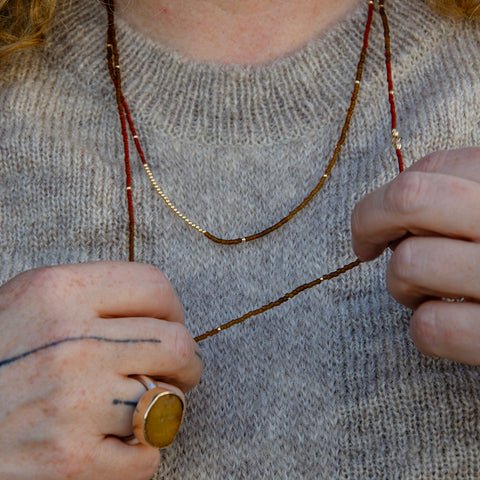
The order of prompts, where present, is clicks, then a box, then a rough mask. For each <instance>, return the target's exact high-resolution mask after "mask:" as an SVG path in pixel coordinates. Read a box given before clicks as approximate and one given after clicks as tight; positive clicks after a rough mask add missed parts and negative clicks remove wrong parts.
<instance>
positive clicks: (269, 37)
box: [116, 0, 360, 65]
mask: <svg viewBox="0 0 480 480" xmlns="http://www.w3.org/2000/svg"><path fill="white" fill-rule="evenodd" d="M359 2H360V0H340V1H332V0H135V1H133V0H116V9H117V15H118V16H120V17H121V18H123V19H124V20H125V21H126V22H127V23H128V24H129V25H130V26H131V27H132V28H134V29H135V30H137V31H139V32H140V33H142V34H143V35H145V36H147V37H149V38H151V39H152V40H153V41H155V42H157V43H159V44H160V45H162V46H164V47H167V48H170V49H172V50H174V51H176V52H178V53H180V54H181V55H183V56H185V57H187V58H189V59H191V60H194V61H198V62H209V63H217V64H240V65H259V64H265V63H269V62H271V61H273V60H275V59H277V58H279V57H282V56H285V55H288V54H291V53H293V52H294V51H296V50H298V49H300V48H302V47H303V46H304V45H305V44H306V43H307V42H308V41H310V40H312V39H313V38H315V37H317V36H319V35H321V34H323V33H325V32H326V31H327V30H328V29H330V28H331V27H332V26H333V25H334V24H336V23H338V22H339V21H341V20H343V19H344V18H345V17H346V16H347V15H348V14H349V13H350V12H351V11H352V10H353V9H354V8H355V7H356V6H357V5H358V4H359Z"/></svg>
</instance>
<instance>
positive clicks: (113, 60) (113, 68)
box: [104, 0, 404, 342]
mask: <svg viewBox="0 0 480 480" xmlns="http://www.w3.org/2000/svg"><path fill="white" fill-rule="evenodd" d="M104 3H105V8H106V10H107V17H108V27H107V64H108V71H109V73H110V77H111V79H112V82H113V85H114V88H115V94H116V102H117V107H118V114H119V118H120V125H121V129H122V138H123V147H124V163H125V175H126V193H127V208H128V218H129V244H128V252H129V260H130V261H134V258H135V255H134V247H135V220H134V208H133V194H132V179H131V169H130V151H129V132H128V131H129V130H130V134H131V135H132V137H133V141H134V144H135V148H136V150H137V152H138V155H139V158H140V160H141V162H142V165H143V168H144V170H145V173H146V175H147V177H148V179H149V181H150V183H151V185H152V187H153V189H154V191H155V192H156V193H157V194H158V196H159V197H160V198H161V199H162V200H163V201H164V202H165V204H166V205H167V206H168V208H170V210H172V212H173V213H174V214H175V215H176V216H177V217H178V218H180V219H181V220H182V221H183V222H185V223H186V224H187V225H188V226H189V227H191V228H193V229H194V230H196V231H197V232H199V233H200V234H202V235H204V236H205V237H206V238H208V239H209V240H211V241H213V242H215V243H219V244H222V245H236V244H239V243H245V242H250V241H253V240H256V239H258V238H261V237H264V236H265V235H268V234H269V233H272V232H274V231H275V230H277V229H279V228H280V227H282V226H283V225H285V224H286V223H287V222H288V221H290V220H291V219H292V218H293V217H294V216H295V215H296V214H297V213H299V212H300V211H301V210H303V209H304V208H305V207H306V206H307V205H308V204H309V203H310V202H311V201H312V199H313V198H314V197H315V196H316V195H317V194H318V192H319V191H320V190H321V189H322V187H323V185H324V184H325V182H326V180H327V178H328V177H329V175H330V173H331V172H332V170H333V167H334V166H335V163H336V162H337V160H338V157H339V155H340V152H341V150H342V147H343V144H344V142H345V139H346V138H347V134H348V129H349V127H350V122H351V119H352V116H353V112H354V110H355V106H356V103H357V98H358V93H359V90H360V84H361V80H362V73H363V67H364V64H365V60H366V56H367V49H368V38H369V34H370V29H371V24H372V18H373V9H374V1H373V0H369V1H368V13H367V21H366V24H365V31H364V35H363V44H362V48H361V52H360V59H359V61H358V65H357V70H356V75H355V83H354V86H353V92H352V96H351V100H350V104H349V107H348V110H347V114H346V117H345V121H344V124H343V127H342V130H341V133H340V138H339V139H338V141H337V144H336V146H335V149H334V151H333V154H332V157H331V159H330V161H329V162H328V164H327V167H326V168H325V170H324V172H323V174H322V175H321V177H320V180H319V181H318V183H317V184H316V185H315V187H314V188H313V189H312V190H311V191H310V192H309V193H308V195H306V196H305V198H304V199H303V200H302V201H301V202H300V203H299V204H298V205H297V206H295V207H294V208H292V209H291V210H290V212H289V213H288V215H286V216H285V217H283V218H281V219H280V220H278V221H277V222H276V223H274V224H273V225H271V226H269V227H268V228H265V229H264V230H262V231H260V232H258V233H254V234H250V235H244V236H241V237H236V238H233V239H226V238H220V237H217V236H215V235H213V234H212V233H210V232H209V231H207V230H206V229H204V228H202V227H200V226H199V225H197V224H196V223H195V222H193V221H191V220H190V219H189V218H188V217H187V216H186V215H185V214H184V213H183V212H182V211H181V210H180V209H179V208H177V206H176V205H175V204H174V203H173V202H172V201H171V200H170V199H169V197H168V196H167V195H166V194H165V193H164V191H163V190H162V188H161V187H160V185H159V184H158V182H157V180H156V179H155V176H154V175H153V173H152V171H151V169H150V166H149V165H148V163H147V161H146V159H145V155H144V153H143V150H142V147H141V144H140V141H139V137H138V135H137V132H136V129H135V126H134V124H133V120H132V117H131V115H130V110H129V108H128V104H127V102H126V99H125V97H124V95H123V92H122V80H121V74H120V61H119V53H118V46H117V39H116V30H115V15H114V13H115V6H114V0H106V1H105V2H104ZM378 9H379V12H380V16H381V18H382V24H383V31H384V38H385V66H386V74H387V85H388V99H389V103H390V114H391V134H392V144H393V146H394V149H395V153H396V156H397V161H398V168H399V171H400V172H402V171H403V169H404V166H403V158H402V153H401V148H402V146H401V143H400V137H399V134H398V131H397V116H396V109H395V99H394V91H393V76H392V68H391V51H390V30H389V26H388V19H387V15H386V12H385V7H384V0H379V1H378ZM361 263H362V262H361V261H360V260H359V259H356V260H354V261H353V262H351V263H348V264H346V265H344V266H343V267H340V268H338V269H337V270H335V271H333V272H331V273H328V274H324V275H322V276H321V277H319V278H317V279H316V280H313V281H311V282H308V283H305V284H303V285H300V286H299V287H297V288H296V289H294V290H292V291H291V292H289V293H287V294H286V295H284V296H282V297H280V298H279V299H277V300H275V301H273V302H270V303H268V304H266V305H263V306H262V307H260V308H257V309H254V310H251V311H249V312H247V313H246V314H244V315H242V316H240V317H238V318H236V319H233V320H231V321H229V322H227V323H224V324H223V325H221V326H219V327H217V328H215V329H213V330H210V331H207V332H205V333H203V334H202V335H199V336H197V337H195V340H196V341H197V342H200V341H202V340H204V339H205V338H208V337H211V336H213V335H216V334H218V333H220V332H221V331H223V330H226V329H228V328H231V327H232V326H234V325H237V324H239V323H242V322H244V321H245V320H247V319H249V318H251V317H254V316H256V315H259V314H261V313H264V312H266V311H267V310H271V309H272V308H275V307H277V306H279V305H281V304H282V303H285V302H286V301H288V300H290V299H291V298H293V297H295V296H296V295H298V294H299V293H301V292H303V291H305V290H308V289H310V288H313V287H315V286H317V285H320V284H321V283H323V282H324V281H326V280H331V279H333V278H336V277H338V276H340V275H342V274H344V273H346V272H348V271H349V270H352V269H354V268H355V267H357V266H358V265H360V264H361Z"/></svg>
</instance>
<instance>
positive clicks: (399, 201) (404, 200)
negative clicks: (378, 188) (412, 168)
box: [385, 172, 428, 214]
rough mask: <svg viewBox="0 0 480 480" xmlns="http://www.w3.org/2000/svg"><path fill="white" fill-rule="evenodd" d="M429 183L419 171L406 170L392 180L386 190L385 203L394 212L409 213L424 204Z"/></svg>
mask: <svg viewBox="0 0 480 480" xmlns="http://www.w3.org/2000/svg"><path fill="white" fill-rule="evenodd" d="M427 187H428V185H427V183H426V182H425V180H424V175H423V174H422V173H419V172H404V173H402V174H401V175H399V176H398V177H397V178H396V180H395V181H393V182H391V183H390V184H389V186H388V188H387V189H386V192H385V203H386V205H387V206H388V207H389V208H390V210H391V211H392V212H393V213H396V214H409V213H412V212H415V211H417V210H418V209H420V208H421V207H423V206H424V204H425V202H426V200H427V198H428V193H427Z"/></svg>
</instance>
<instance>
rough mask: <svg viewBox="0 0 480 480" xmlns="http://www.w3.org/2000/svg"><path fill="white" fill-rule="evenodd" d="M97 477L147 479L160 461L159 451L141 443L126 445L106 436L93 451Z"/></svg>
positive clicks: (152, 474)
mask: <svg viewBox="0 0 480 480" xmlns="http://www.w3.org/2000/svg"><path fill="white" fill-rule="evenodd" d="M95 463H96V465H95V467H96V468H95V470H94V471H95V472H97V471H98V472H99V474H98V477H97V478H102V479H105V480H110V479H111V480H149V479H150V478H152V477H153V476H154V475H155V472H156V471H157V470H158V466H159V463H160V452H159V451H158V450H156V449H154V448H152V447H149V446H147V445H143V444H137V445H127V444H126V443H124V442H123V441H122V440H120V439H118V438H115V437H106V438H105V439H103V440H102V441H101V442H100V445H99V448H98V450H97V451H96V452H95Z"/></svg>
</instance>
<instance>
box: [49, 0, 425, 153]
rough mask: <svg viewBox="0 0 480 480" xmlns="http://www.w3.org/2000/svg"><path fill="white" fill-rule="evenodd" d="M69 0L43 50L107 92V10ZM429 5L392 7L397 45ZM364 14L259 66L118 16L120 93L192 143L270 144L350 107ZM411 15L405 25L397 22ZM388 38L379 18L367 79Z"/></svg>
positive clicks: (377, 70)
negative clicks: (161, 40)
mask: <svg viewBox="0 0 480 480" xmlns="http://www.w3.org/2000/svg"><path fill="white" fill-rule="evenodd" d="M392 3H393V2H392ZM66 4H68V6H64V7H63V10H62V12H61V13H60V15H59V20H58V22H57V24H56V26H55V29H54V32H53V33H52V35H51V39H50V41H49V44H47V55H51V56H55V62H56V63H57V64H58V62H59V61H60V63H61V64H62V65H64V67H65V68H66V69H67V70H69V71H71V72H72V74H74V75H76V76H77V77H78V79H79V82H81V83H82V84H83V86H85V85H88V87H89V88H92V89H93V88H97V89H100V90H102V91H106V90H104V89H105V88H111V87H110V85H109V79H108V73H107V69H106V64H105V31H106V27H105V25H106V15H105V12H104V8H103V7H102V5H101V4H100V2H97V0H74V1H72V2H71V3H70V2H66ZM426 8H427V7H425V6H424V5H423V3H422V2H419V1H418V0H407V1H405V2H395V3H394V4H392V5H391V6H390V8H389V13H390V17H391V22H392V25H394V28H393V30H394V32H395V35H396V38H395V39H394V42H395V44H396V45H402V44H403V45H406V44H412V45H413V44H415V35H416V33H415V32H417V31H420V30H421V29H424V28H428V26H427V25H428V21H429V16H430V17H431V16H432V14H431V13H429V10H427V9H426ZM366 13H367V2H365V3H362V5H360V7H359V8H358V9H357V10H356V11H355V12H353V13H352V14H351V15H350V16H349V18H347V19H346V20H345V21H344V22H342V23H341V24H339V25H337V26H336V27H335V28H333V29H332V30H330V31H329V32H328V33H326V34H325V35H323V36H321V37H320V38H317V39H315V40H314V41H312V42H310V43H309V44H308V45H307V46H305V47H304V48H303V49H301V50H300V51H298V52H296V53H294V54H292V55H291V56H288V57H285V58H282V59H279V60H277V61H275V62H273V63H271V64H268V65H264V66H255V67H238V66H218V65H209V64H197V63H195V62H192V61H189V60H186V59H185V58H183V57H181V56H179V55H178V54H176V53H173V52H170V51H166V50H165V49H163V48H161V47H159V46H158V45H156V44H154V43H153V42H151V41H150V40H148V39H146V38H144V37H143V36H141V35H139V34H137V33H136V32H134V31H132V30H131V29H130V28H129V27H128V26H127V25H126V24H125V23H124V22H122V21H120V20H117V24H118V40H119V51H120V61H121V66H122V73H123V79H124V92H125V94H126V97H127V100H128V102H129V103H130V105H131V106H132V107H133V108H132V109H133V112H134V116H135V118H136V120H137V121H138V122H139V123H141V124H143V125H150V126H152V127H153V128H155V129H157V130H158V134H159V135H168V136H173V137H176V138H179V139H183V140H186V141H187V140H192V141H196V142H206V143H216V144H230V143H235V144H238V143H243V144H259V143H261V144H270V143H274V142H276V141H279V139H283V141H285V139H288V138H298V137H299V136H301V135H308V134H309V133H311V134H314V132H315V131H316V130H318V128H319V126H321V125H324V124H325V123H328V122H330V121H331V120H332V119H337V118H339V117H342V116H343V115H344V112H345V111H346V108H347V105H348V102H349V100H350V96H351V91H352V88H353V82H354V79H355V70H356V65H357V62H358V58H359V53H360V49H361V45H362V41H363V32H364V28H365V19H366ZM406 19H407V20H408V22H409V27H408V28H398V27H397V26H398V25H399V24H400V25H402V22H403V23H405V20H406ZM430 21H431V18H430ZM382 42H383V34H382V31H381V23H380V21H379V19H378V16H376V18H375V19H374V24H373V27H372V34H371V38H370V45H371V46H370V53H369V57H373V58H368V59H367V65H366V67H365V68H366V75H365V77H366V80H367V81H368V79H369V77H370V78H373V77H378V76H381V75H383V72H382V71H381V68H382V67H381V66H380V65H381V62H380V61H379V59H381V57H382V55H383V54H382V48H383V47H382V45H383V43H382ZM52 43H54V44H55V45H51V44H52ZM52 47H53V48H52ZM50 52H52V53H50ZM368 70H370V72H369V73H368ZM92 93H93V91H92Z"/></svg>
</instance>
